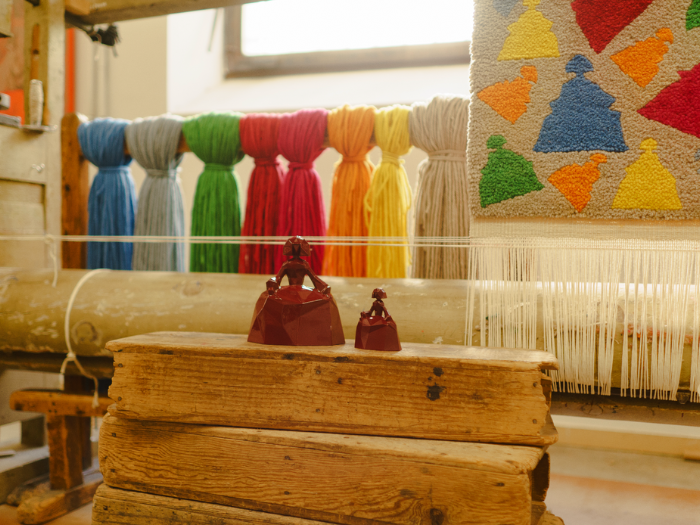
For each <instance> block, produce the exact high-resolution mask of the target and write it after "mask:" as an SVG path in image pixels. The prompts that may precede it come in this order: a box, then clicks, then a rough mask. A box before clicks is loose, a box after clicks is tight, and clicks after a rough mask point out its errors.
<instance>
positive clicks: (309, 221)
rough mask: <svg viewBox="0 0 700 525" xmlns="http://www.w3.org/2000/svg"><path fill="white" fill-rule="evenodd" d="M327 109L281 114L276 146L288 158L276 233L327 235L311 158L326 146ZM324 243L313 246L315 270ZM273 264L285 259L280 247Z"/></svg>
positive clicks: (324, 214)
mask: <svg viewBox="0 0 700 525" xmlns="http://www.w3.org/2000/svg"><path fill="white" fill-rule="evenodd" d="M327 119H328V111H326V110H325V109H302V110H299V111H297V112H295V113H291V114H285V115H282V120H281V122H280V127H279V135H278V138H277V145H278V147H279V150H280V153H281V154H282V155H283V156H284V157H285V158H286V159H287V160H289V171H288V173H287V176H286V177H285V178H284V183H283V184H282V196H281V197H280V214H279V227H278V229H277V235H279V236H283V237H292V236H294V235H300V236H305V237H312V236H313V237H323V236H325V235H326V210H325V207H324V204H323V193H322V191H321V179H320V177H319V176H318V173H317V172H316V169H315V168H314V161H315V160H316V159H317V158H318V156H319V155H320V154H321V153H323V150H324V149H325V148H324V146H323V141H324V139H325V135H326V127H327ZM323 248H324V247H323V245H321V244H317V245H316V246H313V247H312V251H311V256H310V257H309V263H310V264H311V268H312V269H313V271H314V272H316V273H321V269H322V265H323V254H324V249H323ZM275 259H276V262H277V264H276V266H280V265H281V264H282V263H283V262H284V257H283V255H282V249H281V247H279V249H278V250H277V251H276V257H275Z"/></svg>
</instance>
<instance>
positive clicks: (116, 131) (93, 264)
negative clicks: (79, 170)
mask: <svg viewBox="0 0 700 525" xmlns="http://www.w3.org/2000/svg"><path fill="white" fill-rule="evenodd" d="M128 124H129V121H128V120H122V119H112V118H98V119H95V120H92V121H90V122H84V123H82V124H81V125H80V126H79V127H78V140H79V141H80V148H81V150H82V152H83V155H84V156H85V158H86V159H87V160H89V161H90V162H92V163H93V164H94V165H95V166H97V167H98V168H99V171H98V172H97V175H96V176H95V179H94V180H93V181H92V186H91V187H90V195H89V196H88V235H132V234H133V233H134V214H135V209H136V189H135V187H134V180H133V179H132V178H131V170H130V169H129V164H130V163H131V157H129V156H126V155H124V128H126V126H127V125H128ZM87 251H88V253H87V267H88V268H89V269H93V268H111V269H113V270H131V257H132V251H133V247H132V245H131V244H130V243H121V244H116V243H112V244H109V243H107V244H93V243H90V244H88V250H87Z"/></svg>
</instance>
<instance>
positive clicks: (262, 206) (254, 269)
mask: <svg viewBox="0 0 700 525" xmlns="http://www.w3.org/2000/svg"><path fill="white" fill-rule="evenodd" d="M280 119H281V115H279V114H272V113H270V114H267V113H260V114H254V113H253V114H249V115H246V116H245V117H243V118H241V122H240V134H241V147H242V149H243V152H244V153H245V154H246V155H249V156H251V157H253V159H255V168H253V173H251V175H250V182H249V184H248V200H247V202H246V210H245V220H244V222H243V230H242V232H241V235H243V236H245V237H248V236H256V237H257V236H260V237H267V236H274V235H275V233H276V231H277V217H278V215H279V206H280V193H281V188H282V182H283V180H284V177H285V173H284V169H283V168H282V166H281V165H280V163H279V161H278V160H277V156H278V155H279V150H278V148H277V135H278V132H279V125H280ZM238 271H239V272H240V273H259V274H274V273H275V272H276V271H277V268H276V267H275V247H274V246H271V245H267V244H245V245H242V246H241V253H240V259H239V262H238Z"/></svg>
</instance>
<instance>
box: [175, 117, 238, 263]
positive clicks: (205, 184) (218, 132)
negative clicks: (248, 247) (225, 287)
mask: <svg viewBox="0 0 700 525" xmlns="http://www.w3.org/2000/svg"><path fill="white" fill-rule="evenodd" d="M241 116H242V115H241V114H240V113H206V114H204V115H199V116H196V117H191V118H189V119H187V120H185V122H184V124H183V125H182V133H183V135H184V136H185V140H186V141H187V144H188V146H189V147H190V149H191V150H192V151H193V152H194V154H195V155H197V157H199V159H200V160H202V161H203V162H204V171H203V172H202V174H201V175H200V176H199V179H198V180H197V189H196V191H195V194H194V204H193V206H192V235H193V236H208V235H215V236H236V235H240V234H241V204H240V201H239V197H238V179H237V176H236V174H235V172H234V165H235V164H237V163H238V162H240V161H241V159H243V151H241V139H240V128H239V121H240V119H241ZM238 257H239V248H238V246H236V245H231V246H218V245H215V244H204V245H201V244H200V245H194V246H192V248H191V250H190V271H192V272H224V273H237V272H238Z"/></svg>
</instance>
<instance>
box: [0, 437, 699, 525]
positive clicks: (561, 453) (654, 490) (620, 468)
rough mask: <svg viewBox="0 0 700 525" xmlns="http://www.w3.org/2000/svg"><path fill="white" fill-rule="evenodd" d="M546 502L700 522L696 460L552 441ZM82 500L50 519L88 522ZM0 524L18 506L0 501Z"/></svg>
mask: <svg viewBox="0 0 700 525" xmlns="http://www.w3.org/2000/svg"><path fill="white" fill-rule="evenodd" d="M549 451H550V454H551V457H552V466H551V473H552V474H551V483H550V488H549V491H548V493H547V500H546V503H547V507H548V508H549V509H550V510H551V512H552V513H554V514H555V515H557V516H559V517H560V518H562V519H563V520H564V523H565V524H566V525H681V524H682V525H700V462H694V461H684V460H683V459H680V458H676V457H668V456H654V455H646V454H634V453H630V452H611V451H603V450H590V449H582V448H576V447H567V446H562V445H555V446H553V447H551V448H550V449H549ZM91 514H92V506H91V505H86V506H85V507H82V508H81V509H78V510H76V511H74V512H72V513H70V514H68V515H66V516H63V517H62V518H58V519H56V520H54V521H52V522H50V525H90V524H91ZM0 524H2V525H16V524H18V522H17V521H16V509H15V508H14V507H9V506H7V505H1V506H0Z"/></svg>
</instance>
